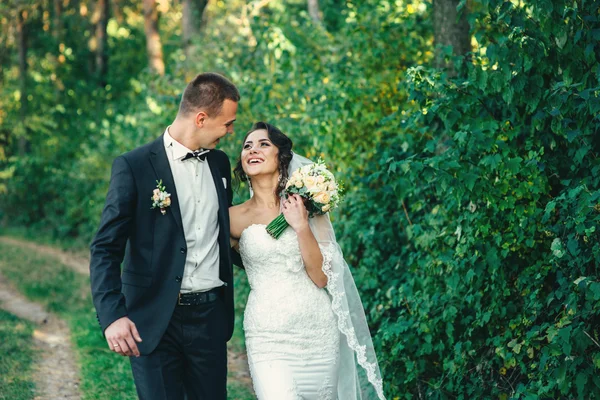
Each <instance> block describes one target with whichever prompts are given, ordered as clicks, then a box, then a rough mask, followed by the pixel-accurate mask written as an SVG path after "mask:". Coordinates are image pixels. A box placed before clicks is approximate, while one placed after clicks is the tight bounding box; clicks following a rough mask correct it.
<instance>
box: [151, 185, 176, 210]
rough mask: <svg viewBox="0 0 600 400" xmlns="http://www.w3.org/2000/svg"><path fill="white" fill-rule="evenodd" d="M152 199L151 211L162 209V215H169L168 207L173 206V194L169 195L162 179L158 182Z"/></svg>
mask: <svg viewBox="0 0 600 400" xmlns="http://www.w3.org/2000/svg"><path fill="white" fill-rule="evenodd" d="M151 199H152V207H151V209H155V208H158V209H160V213H161V214H162V215H165V214H166V213H167V207H169V206H170V205H171V193H167V189H166V188H165V186H164V185H163V183H162V179H161V180H159V181H156V189H154V192H153V193H152V197H151Z"/></svg>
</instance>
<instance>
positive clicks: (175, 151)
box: [163, 125, 192, 161]
mask: <svg viewBox="0 0 600 400" xmlns="http://www.w3.org/2000/svg"><path fill="white" fill-rule="evenodd" d="M170 127H171V126H170V125H169V126H167V129H166V130H165V134H164V136H163V138H164V142H165V148H166V149H168V148H171V150H172V151H171V159H172V160H174V161H175V160H181V159H182V158H183V157H185V156H186V155H187V153H192V150H190V149H188V148H187V147H185V146H184V145H182V144H181V143H179V142H178V141H177V140H175V139H173V137H172V136H171V134H170V133H169V128H170Z"/></svg>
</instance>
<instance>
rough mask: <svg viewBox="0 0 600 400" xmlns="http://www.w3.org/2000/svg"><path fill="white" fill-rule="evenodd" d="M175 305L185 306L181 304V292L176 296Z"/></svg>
mask: <svg viewBox="0 0 600 400" xmlns="http://www.w3.org/2000/svg"><path fill="white" fill-rule="evenodd" d="M177 305H178V306H185V305H187V304H184V303H182V302H181V292H179V294H178V295H177Z"/></svg>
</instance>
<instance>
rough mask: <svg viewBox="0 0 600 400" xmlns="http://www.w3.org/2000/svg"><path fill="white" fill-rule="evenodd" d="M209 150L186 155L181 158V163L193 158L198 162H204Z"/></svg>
mask: <svg viewBox="0 0 600 400" xmlns="http://www.w3.org/2000/svg"><path fill="white" fill-rule="evenodd" d="M209 151H210V150H204V149H202V150H196V151H194V152H193V153H187V154H186V155H185V157H183V161H185V160H188V159H190V158H195V159H196V160H198V161H204V160H205V159H206V155H207V154H208V152H209Z"/></svg>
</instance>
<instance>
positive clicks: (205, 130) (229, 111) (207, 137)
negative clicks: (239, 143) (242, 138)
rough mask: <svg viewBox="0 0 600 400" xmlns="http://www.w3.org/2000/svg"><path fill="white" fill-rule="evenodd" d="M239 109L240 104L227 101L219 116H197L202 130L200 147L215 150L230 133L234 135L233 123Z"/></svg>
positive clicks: (200, 132)
mask: <svg viewBox="0 0 600 400" xmlns="http://www.w3.org/2000/svg"><path fill="white" fill-rule="evenodd" d="M237 108H238V103H236V102H235V101H231V100H225V101H224V102H223V107H222V108H221V113H220V114H219V115H215V116H208V115H206V114H204V113H199V114H198V115H197V117H196V118H197V125H198V127H199V128H200V129H199V133H198V135H199V147H202V148H204V149H214V148H215V147H217V145H218V144H219V141H220V140H221V138H222V137H224V136H226V135H227V134H228V133H233V123H234V122H235V118H236V113H237ZM200 114H203V115H200Z"/></svg>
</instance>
